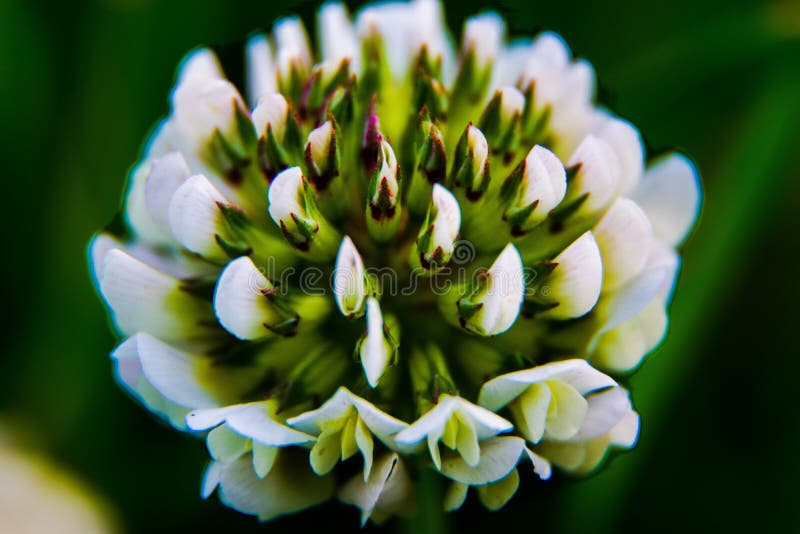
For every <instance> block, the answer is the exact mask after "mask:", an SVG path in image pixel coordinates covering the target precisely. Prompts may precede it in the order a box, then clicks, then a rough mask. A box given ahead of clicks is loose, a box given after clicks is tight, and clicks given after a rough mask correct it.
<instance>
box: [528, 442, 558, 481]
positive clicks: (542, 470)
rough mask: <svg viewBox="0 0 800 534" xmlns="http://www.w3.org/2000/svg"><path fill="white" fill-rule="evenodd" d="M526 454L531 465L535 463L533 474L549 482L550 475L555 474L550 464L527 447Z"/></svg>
mask: <svg viewBox="0 0 800 534" xmlns="http://www.w3.org/2000/svg"><path fill="white" fill-rule="evenodd" d="M525 452H526V453H528V458H529V459H530V461H531V463H533V472H534V473H536V474H537V475H539V478H540V479H542V480H548V479H549V478H550V475H551V474H552V473H553V469H552V467H551V466H550V462H548V461H547V460H546V459H544V458H542V457H541V456H539V455H538V454H536V453H535V452H533V451H532V450H530V449H529V448H527V447H525Z"/></svg>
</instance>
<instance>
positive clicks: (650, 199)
mask: <svg viewBox="0 0 800 534" xmlns="http://www.w3.org/2000/svg"><path fill="white" fill-rule="evenodd" d="M632 196H633V199H634V200H635V201H636V202H637V203H638V204H639V205H640V206H641V207H642V208H643V209H644V211H645V213H647V216H648V217H649V218H650V222H651V223H652V224H653V230H654V231H655V234H656V236H657V237H658V238H659V239H660V240H661V241H663V242H664V243H666V244H668V245H671V246H677V245H679V244H680V243H681V242H682V241H683V239H684V238H685V237H686V234H688V233H689V230H691V228H692V225H693V224H694V221H695V219H696V218H697V214H698V212H699V211H700V199H701V194H700V177H699V175H698V173H697V169H696V168H695V166H694V163H692V161H691V160H690V159H689V158H687V157H686V156H684V155H683V154H677V153H673V154H669V155H667V156H663V157H661V158H659V159H658V160H657V161H656V162H655V163H653V164H652V165H651V166H650V167H649V168H648V169H647V171H646V172H645V174H644V177H643V178H642V181H641V182H640V183H639V186H638V187H637V188H636V190H635V191H634V192H633V195H632Z"/></svg>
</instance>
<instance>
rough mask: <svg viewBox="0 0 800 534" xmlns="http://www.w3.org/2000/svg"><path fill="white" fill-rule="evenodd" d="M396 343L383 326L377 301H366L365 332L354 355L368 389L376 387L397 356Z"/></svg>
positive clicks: (373, 299) (372, 298) (371, 298)
mask: <svg viewBox="0 0 800 534" xmlns="http://www.w3.org/2000/svg"><path fill="white" fill-rule="evenodd" d="M397 347H398V343H397V341H396V340H395V338H394V336H392V334H391V333H390V332H389V329H388V328H387V327H386V326H385V325H384V321H383V314H382V313H381V307H380V304H379V303H378V300H377V299H375V298H374V297H369V298H368V299H367V330H366V332H365V333H364V335H363V336H362V337H361V339H360V340H359V342H358V343H357V344H356V354H358V357H359V359H360V360H361V365H362V367H364V375H365V376H366V377H367V383H368V384H369V385H370V387H372V388H375V387H377V386H378V380H380V378H381V376H383V374H384V372H385V371H386V368H387V367H388V366H389V365H390V364H391V363H392V361H393V360H394V359H395V357H396V354H397Z"/></svg>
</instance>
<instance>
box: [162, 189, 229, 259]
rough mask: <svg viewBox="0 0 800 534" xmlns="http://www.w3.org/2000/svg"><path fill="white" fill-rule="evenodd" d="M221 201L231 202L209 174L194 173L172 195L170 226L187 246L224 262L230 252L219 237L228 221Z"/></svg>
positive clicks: (178, 238)
mask: <svg viewBox="0 0 800 534" xmlns="http://www.w3.org/2000/svg"><path fill="white" fill-rule="evenodd" d="M219 204H228V201H227V200H226V199H225V197H223V196H222V193H220V192H219V191H218V190H217V189H216V188H215V187H214V186H213V185H211V182H209V181H208V179H207V178H206V177H205V176H203V175H196V176H192V177H191V178H189V179H188V180H186V181H185V182H183V185H181V186H180V187H178V189H177V191H175V194H174V195H173V196H172V201H171V202H170V204H169V227H170V229H171V230H172V234H173V235H174V236H175V239H177V240H178V242H179V243H180V244H181V245H183V247H184V248H186V249H187V250H189V251H191V252H194V253H196V254H200V255H201V256H203V257H205V258H208V259H210V260H212V261H220V262H221V261H225V260H227V259H228V255H227V254H226V253H225V251H224V250H223V249H222V248H221V247H220V246H219V244H218V242H217V239H216V236H217V235H220V234H221V233H222V227H223V224H224V220H223V216H222V212H221V211H220V208H219Z"/></svg>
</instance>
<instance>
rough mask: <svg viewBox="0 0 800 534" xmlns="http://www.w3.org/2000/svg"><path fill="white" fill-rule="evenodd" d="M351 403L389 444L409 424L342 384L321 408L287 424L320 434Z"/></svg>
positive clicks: (371, 427) (366, 423) (361, 416)
mask: <svg viewBox="0 0 800 534" xmlns="http://www.w3.org/2000/svg"><path fill="white" fill-rule="evenodd" d="M351 406H352V407H354V408H355V409H356V411H357V412H358V416H359V417H360V418H361V419H362V420H363V421H364V424H365V425H367V428H369V429H370V431H371V432H372V433H373V434H375V437H377V438H378V439H379V440H381V441H382V442H383V443H384V444H386V445H387V446H392V444H393V440H392V439H391V436H392V435H394V434H396V433H397V432H399V431H400V430H402V429H404V428H406V427H407V425H406V424H405V423H404V422H402V421H400V420H399V419H395V418H394V417H392V416H391V415H389V414H387V413H385V412H383V411H381V410H379V409H378V408H377V407H376V406H375V405H374V404H372V403H370V402H368V401H366V400H364V399H362V398H361V397H359V396H357V395H354V394H352V393H351V392H350V391H349V390H348V389H347V388H345V387H344V386H341V387H339V389H338V390H337V391H336V393H334V395H333V396H332V397H331V398H330V399H328V400H327V401H326V402H325V404H323V405H322V406H320V407H319V408H318V409H316V410H312V411H310V412H305V413H303V414H300V415H298V416H297V417H292V418H291V419H289V420H287V421H286V423H287V424H288V425H290V426H292V427H294V428H297V429H298V430H301V431H303V432H307V433H309V434H313V435H318V434H319V433H320V432H321V430H322V428H321V424H322V423H324V422H326V421H333V420H336V419H339V418H341V417H342V416H343V415H344V414H345V412H346V411H347V410H348V409H349V408H350V407H351Z"/></svg>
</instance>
